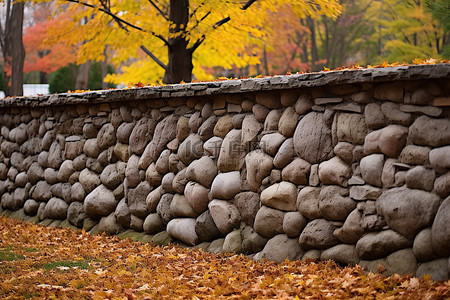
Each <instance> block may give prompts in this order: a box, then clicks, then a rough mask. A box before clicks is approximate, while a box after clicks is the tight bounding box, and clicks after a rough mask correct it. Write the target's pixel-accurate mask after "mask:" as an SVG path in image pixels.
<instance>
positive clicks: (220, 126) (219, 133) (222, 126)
mask: <svg viewBox="0 0 450 300" xmlns="http://www.w3.org/2000/svg"><path fill="white" fill-rule="evenodd" d="M231 129H233V123H232V116H230V115H225V116H223V117H220V118H219V120H218V121H217V123H216V125H215V126H214V131H213V132H214V135H215V136H216V137H220V138H222V139H223V138H225V136H226V135H227V134H228V132H230V130H231Z"/></svg>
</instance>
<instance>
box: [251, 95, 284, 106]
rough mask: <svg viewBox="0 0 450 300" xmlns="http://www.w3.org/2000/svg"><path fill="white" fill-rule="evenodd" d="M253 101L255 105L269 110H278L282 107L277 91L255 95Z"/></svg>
mask: <svg viewBox="0 0 450 300" xmlns="http://www.w3.org/2000/svg"><path fill="white" fill-rule="evenodd" d="M255 100H256V103H258V104H261V105H264V106H265V107H267V108H271V109H274V108H280V107H281V106H282V105H281V99H280V92H279V91H271V92H264V93H257V94H256V96H255Z"/></svg>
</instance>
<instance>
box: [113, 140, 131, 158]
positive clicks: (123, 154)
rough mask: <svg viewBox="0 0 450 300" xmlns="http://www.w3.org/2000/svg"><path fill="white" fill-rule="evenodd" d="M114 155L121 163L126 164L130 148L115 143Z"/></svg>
mask: <svg viewBox="0 0 450 300" xmlns="http://www.w3.org/2000/svg"><path fill="white" fill-rule="evenodd" d="M114 155H115V156H117V158H119V159H120V160H121V161H124V162H127V161H128V159H129V158H130V155H131V153H130V147H129V146H128V145H127V144H119V143H117V144H116V145H115V146H114Z"/></svg>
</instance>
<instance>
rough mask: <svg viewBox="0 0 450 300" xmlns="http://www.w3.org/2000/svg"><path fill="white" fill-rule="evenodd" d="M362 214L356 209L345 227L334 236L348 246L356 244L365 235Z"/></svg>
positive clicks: (346, 220)
mask: <svg viewBox="0 0 450 300" xmlns="http://www.w3.org/2000/svg"><path fill="white" fill-rule="evenodd" d="M361 217H362V216H361V212H360V211H359V210H358V209H354V210H353V211H352V212H351V213H350V214H349V215H348V217H347V219H345V222H344V225H342V227H340V228H338V229H336V230H335V231H334V233H333V234H334V236H335V237H337V238H338V239H339V240H340V241H341V242H343V243H346V244H356V242H357V241H358V240H359V239H360V238H361V236H362V235H363V234H364V228H362V226H361Z"/></svg>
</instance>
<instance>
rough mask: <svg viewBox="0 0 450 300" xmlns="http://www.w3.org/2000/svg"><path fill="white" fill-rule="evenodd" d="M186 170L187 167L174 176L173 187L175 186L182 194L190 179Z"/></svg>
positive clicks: (177, 191) (174, 188)
mask: <svg viewBox="0 0 450 300" xmlns="http://www.w3.org/2000/svg"><path fill="white" fill-rule="evenodd" d="M186 170H187V169H183V170H181V171H180V172H178V173H177V174H176V175H175V177H174V178H173V181H172V188H173V190H174V192H175V193H179V194H182V193H183V192H184V189H185V187H186V184H187V183H188V181H189V180H188V178H187V177H186Z"/></svg>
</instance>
